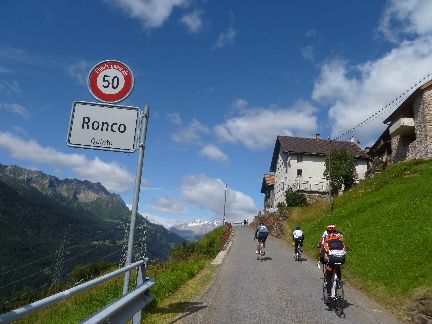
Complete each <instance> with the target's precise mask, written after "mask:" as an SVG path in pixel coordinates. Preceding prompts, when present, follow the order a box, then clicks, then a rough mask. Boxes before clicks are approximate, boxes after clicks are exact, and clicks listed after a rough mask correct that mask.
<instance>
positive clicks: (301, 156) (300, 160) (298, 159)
mask: <svg viewBox="0 0 432 324" xmlns="http://www.w3.org/2000/svg"><path fill="white" fill-rule="evenodd" d="M297 162H303V155H301V154H297Z"/></svg>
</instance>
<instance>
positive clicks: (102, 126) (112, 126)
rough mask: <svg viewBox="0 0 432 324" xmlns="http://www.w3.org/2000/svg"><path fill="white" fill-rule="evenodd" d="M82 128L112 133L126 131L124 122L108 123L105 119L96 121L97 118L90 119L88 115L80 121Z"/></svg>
mask: <svg viewBox="0 0 432 324" xmlns="http://www.w3.org/2000/svg"><path fill="white" fill-rule="evenodd" d="M81 128H82V129H87V130H95V131H101V132H109V131H111V132H113V133H117V132H118V133H124V132H126V125H125V124H119V123H109V122H107V121H102V122H100V121H97V120H93V121H92V120H91V119H90V117H83V119H82V123H81Z"/></svg>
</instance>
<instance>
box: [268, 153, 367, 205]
mask: <svg viewBox="0 0 432 324" xmlns="http://www.w3.org/2000/svg"><path fill="white" fill-rule="evenodd" d="M324 161H325V156H322V155H304V154H301V155H300V158H298V155H297V154H290V155H288V154H284V153H282V150H280V151H279V156H278V161H277V165H276V172H275V185H274V191H275V206H277V204H278V203H280V202H285V192H286V191H287V190H288V188H289V187H291V188H292V189H293V190H294V191H295V190H299V189H300V190H304V191H313V192H328V181H327V180H326V179H325V178H324V176H323V173H324V169H325V164H324ZM298 169H301V170H302V176H301V177H298V176H297V170H298ZM355 169H356V172H357V175H358V179H359V180H361V179H364V178H365V173H366V171H367V161H366V160H360V159H358V160H356V161H355Z"/></svg>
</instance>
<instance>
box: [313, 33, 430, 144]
mask: <svg viewBox="0 0 432 324" xmlns="http://www.w3.org/2000/svg"><path fill="white" fill-rule="evenodd" d="M428 72H429V73H430V72H432V38H431V37H420V38H417V39H416V40H413V41H404V42H402V43H401V44H400V45H399V46H398V47H396V48H394V49H393V50H391V51H390V52H388V53H386V54H385V55H383V56H382V57H381V58H379V59H377V60H375V61H368V62H366V63H363V64H358V65H349V64H348V62H346V61H343V60H340V59H336V60H331V61H328V62H327V63H325V64H324V65H323V66H322V68H321V74H320V76H319V78H318V79H317V80H316V81H315V85H314V90H313V94H312V97H313V99H315V100H317V101H320V102H326V103H328V104H329V105H330V109H329V118H330V122H331V124H332V137H334V136H338V135H340V134H342V133H344V132H345V131H347V130H349V129H350V128H352V127H353V126H355V125H357V124H358V123H359V122H361V121H363V120H364V119H366V118H367V117H369V116H370V115H372V114H373V113H375V112H376V111H378V110H380V109H381V108H383V107H384V106H385V105H386V104H388V103H389V102H390V101H391V100H393V99H394V98H396V97H398V96H399V95H400V94H401V93H402V92H404V91H405V90H406V89H408V88H409V87H411V86H412V85H413V84H414V83H415V82H416V81H417V80H419V79H420V78H421V77H424V76H425V75H426V74H427V73H428ZM394 108H396V107H392V109H394ZM390 113H391V110H388V111H386V112H385V113H384V114H383V115H380V116H377V118H375V119H374V120H373V121H372V122H370V123H368V124H367V127H361V128H360V129H359V131H357V132H356V134H355V136H356V137H359V138H360V140H361V141H362V143H365V144H368V145H369V144H373V142H374V141H375V139H376V136H377V133H378V132H381V131H382V130H383V128H384V125H383V124H382V121H383V120H384V119H385V117H387V116H388V115H389V114H390Z"/></svg>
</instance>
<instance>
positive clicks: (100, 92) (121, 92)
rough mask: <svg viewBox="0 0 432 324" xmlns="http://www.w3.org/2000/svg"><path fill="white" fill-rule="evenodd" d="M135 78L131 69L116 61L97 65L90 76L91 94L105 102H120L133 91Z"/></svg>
mask: <svg viewBox="0 0 432 324" xmlns="http://www.w3.org/2000/svg"><path fill="white" fill-rule="evenodd" d="M133 86H134V78H133V74H132V71H131V70H130V69H129V67H128V66H127V65H126V64H124V63H122V62H120V61H116V60H107V61H102V62H100V63H98V64H96V65H95V66H94V67H93V68H92V69H91V71H90V73H89V76H88V87H89V90H90V92H91V94H92V95H93V96H94V97H95V98H96V99H98V100H100V101H103V102H119V101H122V100H123V99H125V98H126V97H127V96H128V95H129V94H130V93H131V91H132V89H133Z"/></svg>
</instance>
